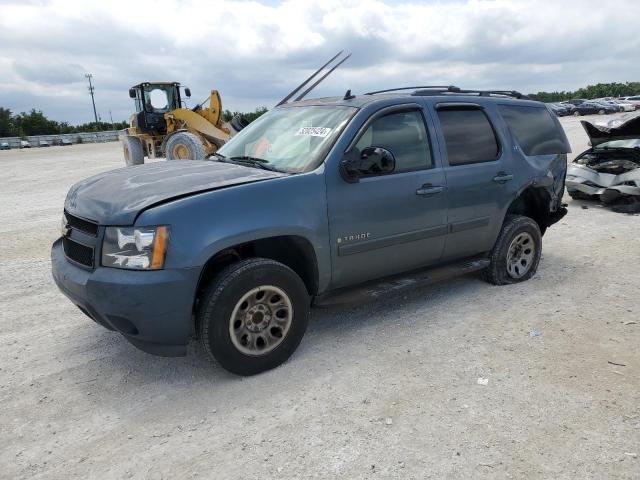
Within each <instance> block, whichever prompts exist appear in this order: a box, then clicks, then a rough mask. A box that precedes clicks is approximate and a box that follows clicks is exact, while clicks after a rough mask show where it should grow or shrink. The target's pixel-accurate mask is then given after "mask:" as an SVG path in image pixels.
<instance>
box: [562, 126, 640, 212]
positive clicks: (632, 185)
mask: <svg viewBox="0 0 640 480" xmlns="http://www.w3.org/2000/svg"><path fill="white" fill-rule="evenodd" d="M581 123H582V126H583V127H584V129H585V130H586V132H587V135H588V136H589V139H590V144H591V148H590V149H589V150H587V151H585V152H583V153H581V154H580V155H578V156H577V157H576V159H575V160H574V161H573V162H572V163H571V164H570V165H569V168H568V170H567V180H566V186H567V191H568V193H569V195H570V196H571V197H572V198H575V199H580V200H587V199H594V200H600V201H602V203H605V204H607V205H611V206H612V208H613V210H615V211H620V212H629V213H631V212H640V115H638V114H630V115H625V116H622V117H620V118H616V119H614V120H611V121H608V122H605V123H591V122H588V121H585V120H583V121H582V122H581Z"/></svg>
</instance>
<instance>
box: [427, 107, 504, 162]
mask: <svg viewBox="0 0 640 480" xmlns="http://www.w3.org/2000/svg"><path fill="white" fill-rule="evenodd" d="M438 118H439V119H440V125H441V126H442V133H443V134H444V140H445V143H446V145H447V157H448V159H449V165H451V166H454V165H467V164H469V163H481V162H492V161H494V160H496V159H497V158H498V155H499V153H500V147H499V145H498V140H497V139H496V136H495V133H494V131H493V127H492V126H491V123H489V119H488V118H487V116H486V115H485V113H484V112H483V111H482V110H480V109H453V110H449V109H447V110H438Z"/></svg>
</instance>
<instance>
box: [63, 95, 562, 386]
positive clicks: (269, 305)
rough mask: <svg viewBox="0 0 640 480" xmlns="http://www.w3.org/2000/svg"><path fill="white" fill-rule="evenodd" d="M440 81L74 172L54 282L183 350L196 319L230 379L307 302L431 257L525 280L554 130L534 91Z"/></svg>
mask: <svg viewBox="0 0 640 480" xmlns="http://www.w3.org/2000/svg"><path fill="white" fill-rule="evenodd" d="M454 88H455V87H449V88H446V89H441V88H435V87H429V88H424V89H418V90H415V91H409V90H403V89H398V90H396V91H390V92H389V93H383V92H371V93H370V94H366V95H358V96H354V95H351V93H350V92H347V94H345V95H344V97H343V96H339V97H329V98H322V99H315V100H314V99H309V100H303V101H297V102H291V103H285V104H282V105H280V106H278V107H276V108H274V109H272V110H270V111H269V112H268V113H266V114H265V115H263V116H261V117H260V118H258V119H257V120H255V121H254V122H252V123H251V124H249V126H247V127H246V128H244V129H243V130H242V131H241V132H240V133H238V134H237V135H236V136H235V137H233V138H232V139H231V140H230V141H229V142H228V143H226V144H225V145H224V146H223V147H222V148H220V150H218V152H216V154H215V157H212V159H211V160H198V161H191V160H181V161H179V162H157V163H151V164H145V165H138V166H134V167H129V168H126V169H118V170H112V171H109V172H105V173H101V174H99V175H96V176H93V177H91V178H89V179H87V180H84V181H81V182H79V183H77V184H76V185H74V186H73V187H72V188H71V189H70V191H69V193H68V195H67V198H66V200H65V205H64V211H63V215H62V237H61V238H59V239H58V240H56V242H55V243H54V244H53V246H52V251H51V256H52V273H53V278H54V280H55V282H56V284H57V285H58V287H59V288H60V289H61V291H62V292H63V293H64V294H65V295H66V296H67V297H68V298H69V299H70V300H71V301H72V302H73V303H75V304H76V305H77V306H79V308H80V310H82V311H83V312H84V313H85V314H86V315H87V316H89V317H90V318H92V319H93V320H94V321H95V322H97V323H99V324H101V325H103V326H105V327H106V328H108V329H110V330H115V331H117V332H119V333H121V334H122V335H123V336H124V337H125V338H126V339H127V340H128V341H130V342H131V343H132V344H133V345H135V346H136V347H138V348H140V349H142V350H144V351H146V352H149V353H154V354H158V355H165V356H179V355H185V354H186V351H187V343H188V342H189V340H190V338H191V336H192V332H196V335H197V337H198V338H199V339H200V342H201V343H202V345H203V348H204V351H205V352H207V354H208V355H210V356H212V357H213V358H215V359H216V360H217V361H218V362H219V363H220V364H221V365H222V366H223V367H224V368H226V369H227V370H229V371H231V372H234V373H236V374H240V375H252V374H256V373H259V372H261V371H264V370H268V369H270V368H274V367H276V366H278V365H280V364H281V363H282V362H284V361H286V360H287V359H288V358H289V356H290V355H291V354H292V353H293V352H294V351H295V350H296V348H297V347H298V345H299V344H300V341H301V340H302V337H303V335H304V332H305V330H306V328H307V323H308V319H309V313H310V303H311V300H312V299H314V301H315V302H322V301H323V300H324V301H326V299H327V298H330V297H331V295H336V294H337V292H344V289H347V288H353V287H355V286H357V285H361V284H363V283H364V282H371V281H374V280H376V281H377V280H379V279H381V278H384V277H389V276H393V275H407V272H410V271H415V270H416V269H419V268H420V269H425V268H443V267H442V266H443V265H447V267H446V268H447V269H449V271H455V272H458V273H461V272H468V271H470V270H483V272H484V277H485V279H486V280H488V281H489V282H491V283H493V284H497V285H502V284H513V283H518V282H522V281H525V280H528V279H529V278H531V277H532V276H533V275H534V274H535V272H536V269H537V267H538V263H539V262H540V255H541V247H542V235H543V234H544V232H545V231H546V230H547V228H548V227H550V226H551V225H553V224H555V223H556V222H558V221H559V220H560V219H561V218H563V216H564V215H565V214H566V208H565V207H564V206H563V204H562V194H563V192H564V180H565V174H566V168H567V155H566V153H567V152H569V151H570V147H569V144H568V141H567V138H566V136H565V134H564V131H563V129H562V126H561V125H560V122H559V121H558V119H557V118H556V117H555V116H554V115H552V114H551V112H549V110H548V109H547V108H546V107H545V105H544V104H543V103H540V102H535V101H531V100H526V99H522V98H520V97H521V96H520V94H517V92H515V93H512V94H510V95H512V96H513V97H514V98H510V97H507V96H505V93H504V92H500V93H499V94H498V92H496V94H492V93H490V92H480V91H475V92H474V91H464V93H462V92H460V90H459V89H457V90H454ZM474 93H475V94H474ZM505 127H507V128H505ZM132 186H133V187H135V188H132ZM423 275H424V273H423ZM365 288H369V287H365ZM379 341H381V342H382V341H383V339H379ZM380 348H383V346H382V345H380Z"/></svg>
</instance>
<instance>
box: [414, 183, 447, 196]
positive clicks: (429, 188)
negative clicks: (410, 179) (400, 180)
mask: <svg viewBox="0 0 640 480" xmlns="http://www.w3.org/2000/svg"><path fill="white" fill-rule="evenodd" d="M443 190H444V187H441V186H439V185H438V186H433V185H431V184H430V183H425V184H424V185H423V186H421V187H420V188H419V189H418V190H416V195H420V196H423V197H430V196H431V195H435V194H437V193H440V192H442V191H443Z"/></svg>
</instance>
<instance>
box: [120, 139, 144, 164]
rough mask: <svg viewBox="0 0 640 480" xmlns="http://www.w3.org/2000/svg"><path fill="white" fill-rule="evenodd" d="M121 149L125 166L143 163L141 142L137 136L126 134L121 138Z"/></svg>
mask: <svg viewBox="0 0 640 480" xmlns="http://www.w3.org/2000/svg"><path fill="white" fill-rule="evenodd" d="M122 151H123V153H124V161H125V163H126V164H127V167H132V166H134V165H142V164H143V163H144V150H143V149H142V142H141V141H140V139H139V138H137V137H132V136H131V135H127V136H126V137H124V138H123V139H122Z"/></svg>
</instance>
